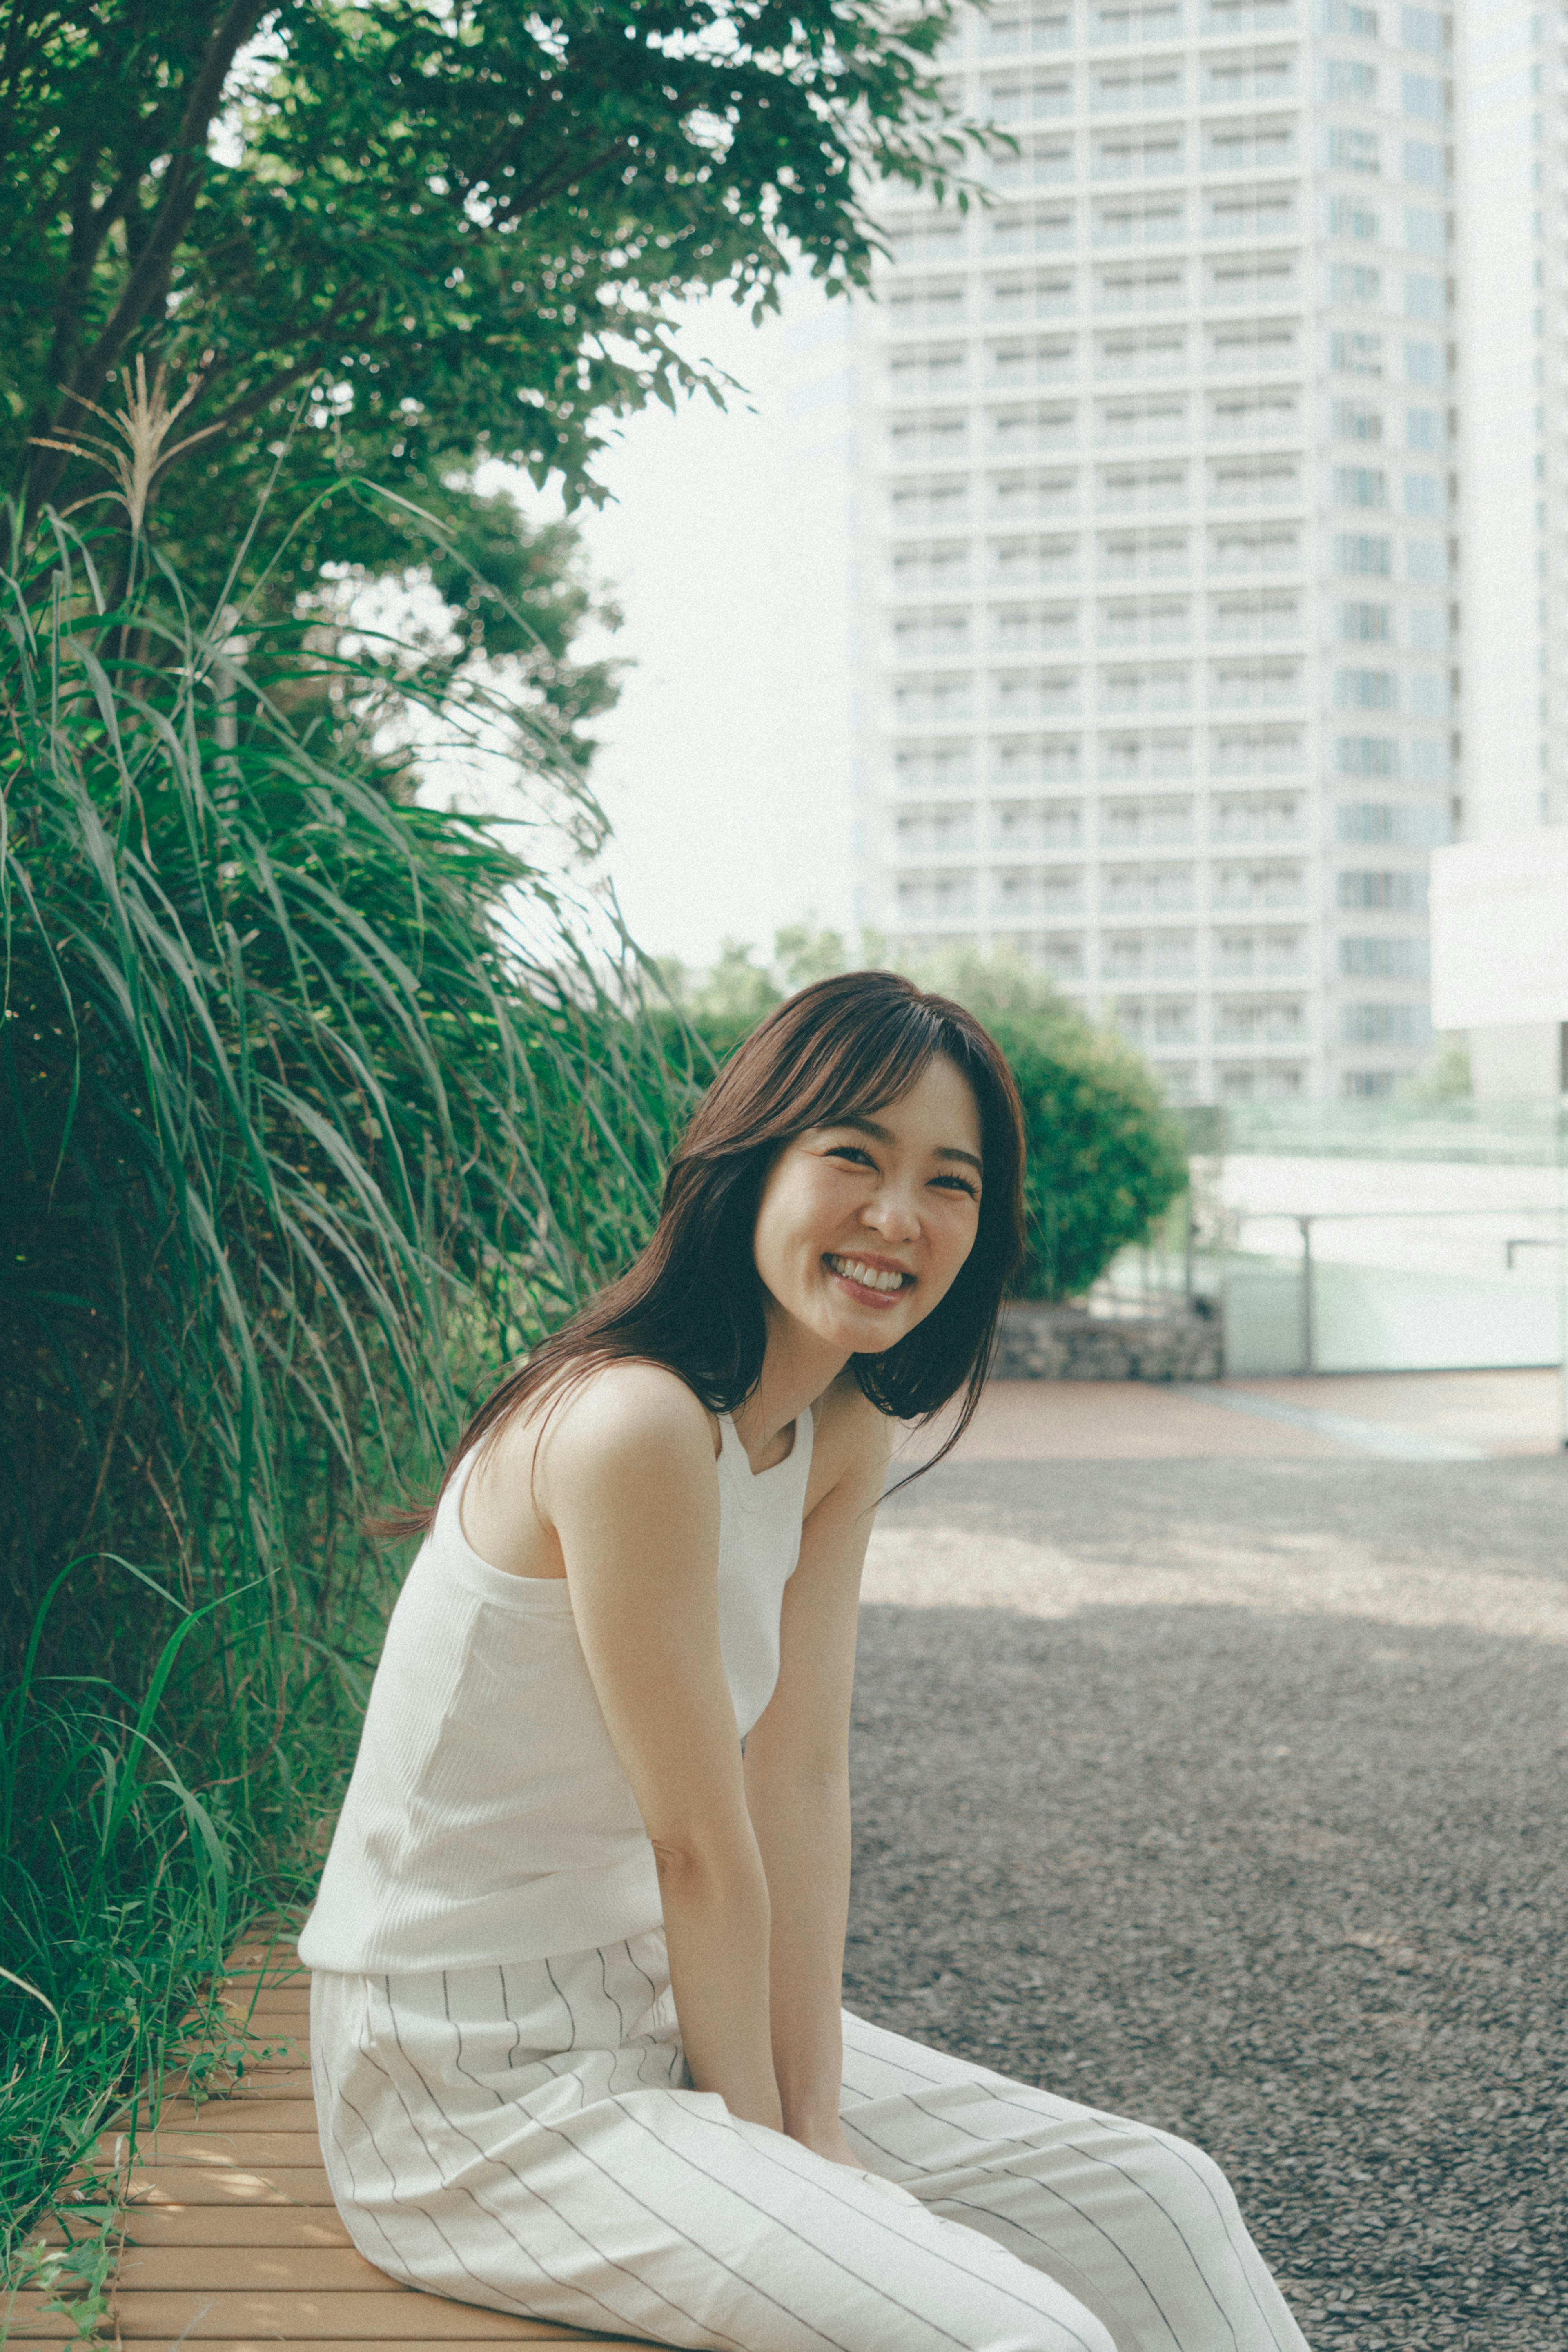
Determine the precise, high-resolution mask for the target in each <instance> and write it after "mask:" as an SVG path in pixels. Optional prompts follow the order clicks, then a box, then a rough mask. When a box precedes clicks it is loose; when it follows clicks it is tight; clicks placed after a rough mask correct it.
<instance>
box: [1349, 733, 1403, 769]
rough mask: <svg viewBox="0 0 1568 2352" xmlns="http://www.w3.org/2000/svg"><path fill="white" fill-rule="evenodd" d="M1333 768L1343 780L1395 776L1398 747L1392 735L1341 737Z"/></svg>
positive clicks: (1397, 766)
mask: <svg viewBox="0 0 1568 2352" xmlns="http://www.w3.org/2000/svg"><path fill="white" fill-rule="evenodd" d="M1334 765H1335V767H1336V768H1337V769H1338V771H1339V772H1340V774H1341V775H1342V776H1396V775H1397V774H1398V772H1399V746H1398V744H1397V743H1396V741H1395V740H1394V738H1393V737H1392V736H1391V735H1341V736H1340V737H1339V738H1338V739H1337V740H1336V741H1335V744H1334Z"/></svg>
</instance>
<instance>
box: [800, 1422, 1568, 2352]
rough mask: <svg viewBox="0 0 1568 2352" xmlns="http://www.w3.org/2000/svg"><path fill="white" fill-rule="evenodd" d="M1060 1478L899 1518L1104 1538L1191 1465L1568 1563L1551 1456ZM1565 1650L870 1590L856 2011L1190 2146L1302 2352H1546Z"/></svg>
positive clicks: (1560, 2250)
mask: <svg viewBox="0 0 1568 2352" xmlns="http://www.w3.org/2000/svg"><path fill="white" fill-rule="evenodd" d="M1065 1466H1066V1467H1067V1468H1068V1469H1070V1470H1071V1474H1072V1475H1071V1477H1070V1478H1067V1479H1064V1478H1063V1475H1062V1473H1063V1469H1064V1465H1049V1467H1047V1466H1046V1465H1005V1467H1006V1469H1007V1471H1008V1472H1009V1477H1008V1478H1007V1480H1006V1481H1005V1482H999V1481H997V1480H996V1478H995V1470H994V1468H993V1466H992V1465H987V1468H986V1471H985V1473H984V1480H983V1486H980V1487H979V1488H976V1486H975V1482H976V1481H977V1477H979V1476H980V1474H979V1473H977V1471H976V1470H973V1469H965V1470H962V1471H947V1472H938V1473H936V1474H935V1475H933V1477H932V1478H931V1479H930V1480H929V1481H926V1482H925V1483H924V1485H923V1486H922V1487H921V1488H918V1489H916V1490H915V1491H914V1493H913V1494H912V1496H910V1497H909V1498H908V1500H907V1501H905V1502H902V1503H900V1504H897V1505H894V1507H893V1508H892V1510H890V1511H889V1513H888V1514H887V1515H886V1516H887V1518H888V1520H889V1521H890V1522H891V1523H895V1524H896V1523H903V1524H905V1525H907V1524H911V1523H914V1522H917V1520H918V1517H919V1516H921V1515H922V1514H925V1515H927V1516H929V1517H931V1518H932V1519H933V1520H934V1521H946V1522H947V1523H949V1524H951V1523H952V1522H953V1520H954V1519H955V1517H956V1515H957V1514H958V1513H959V1512H960V1511H962V1512H963V1514H964V1517H965V1519H966V1522H967V1524H968V1525H969V1526H971V1527H976V1528H983V1527H984V1526H986V1525H992V1526H1000V1525H1002V1524H1004V1523H1005V1524H1006V1526H1008V1527H1009V1528H1013V1529H1015V1530H1016V1531H1019V1532H1024V1533H1028V1534H1031V1535H1033V1536H1034V1537H1035V1538H1036V1539H1037V1540H1044V1539H1046V1538H1049V1539H1050V1540H1051V1541H1052V1542H1055V1543H1057V1544H1061V1545H1068V1546H1071V1545H1077V1546H1080V1547H1081V1548H1083V1549H1088V1548H1091V1547H1092V1548H1095V1549H1100V1550H1101V1551H1102V1552H1103V1554H1104V1555H1105V1556H1106V1557H1110V1556H1112V1555H1114V1554H1116V1553H1118V1551H1121V1550H1124V1549H1125V1548H1126V1547H1128V1546H1131V1547H1133V1548H1134V1549H1139V1550H1141V1549H1143V1548H1144V1547H1145V1546H1146V1545H1147V1544H1148V1542H1149V1541H1150V1540H1151V1539H1154V1540H1157V1505H1158V1503H1159V1501H1160V1500H1161V1499H1162V1498H1161V1497H1160V1495H1159V1483H1160V1482H1162V1481H1166V1480H1168V1479H1169V1474H1170V1473H1171V1472H1172V1470H1176V1471H1177V1472H1184V1473H1190V1472H1196V1471H1201V1472H1203V1473H1204V1474H1206V1475H1205V1477H1204V1479H1203V1480H1201V1481H1196V1482H1195V1481H1194V1480H1192V1479H1191V1478H1186V1479H1177V1480H1176V1481H1175V1482H1174V1484H1175V1485H1176V1486H1177V1487H1180V1488H1184V1489H1185V1490H1186V1491H1184V1492H1183V1493H1182V1495H1181V1496H1180V1507H1181V1508H1182V1509H1183V1510H1184V1511H1188V1510H1192V1509H1195V1508H1197V1507H1201V1509H1202V1511H1203V1512H1204V1513H1206V1514H1207V1516H1208V1517H1209V1518H1210V1520H1211V1523H1212V1522H1213V1521H1214V1520H1215V1519H1216V1518H1217V1517H1218V1518H1221V1519H1228V1520H1230V1521H1232V1522H1234V1523H1235V1524H1236V1525H1238V1526H1239V1525H1241V1524H1243V1522H1246V1523H1248V1524H1250V1525H1251V1526H1253V1527H1254V1528H1257V1527H1259V1526H1260V1524H1262V1523H1263V1522H1267V1521H1270V1519H1272V1521H1273V1522H1274V1523H1277V1524H1286V1523H1288V1524H1291V1525H1312V1526H1314V1527H1317V1528H1325V1527H1332V1526H1333V1525H1334V1524H1336V1523H1338V1524H1343V1525H1345V1526H1346V1527H1347V1528H1348V1527H1350V1526H1351V1525H1354V1527H1355V1528H1356V1530H1357V1534H1358V1538H1361V1539H1365V1538H1366V1537H1367V1535H1368V1531H1369V1528H1372V1530H1373V1532H1374V1533H1375V1535H1376V1537H1377V1538H1378V1540H1379V1544H1380V1546H1381V1548H1382V1549H1384V1550H1385V1551H1386V1552H1387V1554H1388V1555H1389V1556H1396V1555H1401V1554H1403V1555H1405V1556H1409V1554H1410V1552H1411V1548H1412V1546H1416V1547H1417V1548H1418V1547H1419V1545H1420V1543H1421V1542H1422V1541H1424V1540H1426V1539H1427V1530H1430V1539H1432V1540H1434V1541H1436V1540H1438V1539H1440V1540H1441V1542H1442V1544H1443V1547H1444V1549H1446V1550H1448V1551H1451V1550H1452V1549H1453V1548H1454V1547H1455V1546H1456V1545H1458V1546H1460V1547H1463V1546H1464V1545H1465V1544H1466V1543H1467V1542H1469V1543H1473V1544H1475V1545H1476V1546H1477V1547H1478V1549H1484V1551H1485V1554H1486V1556H1487V1557H1489V1558H1490V1559H1492V1560H1494V1561H1495V1560H1497V1559H1499V1558H1500V1557H1517V1558H1518V1559H1520V1560H1521V1565H1522V1564H1523V1562H1524V1561H1525V1560H1527V1559H1532V1560H1534V1561H1535V1562H1536V1563H1538V1564H1542V1563H1543V1554H1542V1546H1543V1545H1544V1546H1545V1547H1546V1548H1547V1551H1548V1553H1550V1554H1552V1555H1553V1556H1554V1560H1555V1561H1557V1562H1561V1561H1562V1559H1563V1517H1562V1507H1563V1502H1564V1500H1565V1499H1568V1481H1565V1480H1564V1479H1563V1475H1562V1473H1561V1470H1560V1466H1559V1465H1556V1464H1555V1463H1550V1464H1547V1465H1544V1468H1545V1471H1546V1472H1547V1473H1549V1474H1550V1475H1547V1476H1545V1477H1541V1476H1537V1475H1534V1474H1535V1472H1536V1471H1537V1469H1538V1466H1539V1465H1528V1464H1527V1465H1512V1464H1509V1465H1497V1464H1485V1465H1463V1466H1462V1469H1458V1470H1456V1469H1455V1468H1454V1467H1452V1466H1450V1465H1442V1467H1441V1469H1440V1470H1433V1469H1428V1468H1425V1467H1423V1466H1416V1467H1414V1468H1407V1467H1406V1465H1393V1466H1391V1465H1381V1464H1379V1465H1349V1467H1350V1469H1351V1471H1352V1473H1353V1474H1354V1475H1352V1476H1351V1477H1350V1478H1349V1479H1346V1478H1344V1477H1343V1476H1341V1475H1339V1474H1340V1473H1341V1471H1342V1467H1343V1465H1339V1464H1337V1463H1329V1464H1323V1465H1316V1464H1313V1465H1302V1464H1290V1465H1249V1467H1248V1471H1247V1476H1246V1478H1245V1479H1244V1480H1242V1481H1241V1482H1240V1483H1238V1480H1237V1477H1236V1475H1235V1474H1236V1472H1237V1469H1238V1465H1235V1464H1219V1463H1215V1464H1198V1465H1189V1464H1179V1465H1124V1464H1117V1465H1065ZM1521 1468H1522V1470H1523V1472H1524V1473H1525V1474H1526V1475H1522V1476H1521ZM1276 1469H1278V1470H1280V1471H1288V1472H1289V1473H1290V1474H1291V1475H1289V1476H1288V1477H1286V1478H1285V1479H1283V1480H1282V1481H1281V1480H1273V1479H1271V1478H1270V1475H1267V1474H1269V1473H1271V1472H1272V1471H1274V1470H1276ZM1130 1470H1133V1471H1136V1472H1143V1471H1145V1470H1146V1471H1148V1472H1149V1473H1150V1474H1152V1475H1151V1476H1150V1478H1148V1479H1143V1478H1141V1477H1131V1478H1130V1477H1129V1471H1130ZM1308 1470H1310V1471H1311V1472H1312V1473H1313V1474H1316V1486H1314V1485H1313V1483H1312V1479H1310V1478H1309V1479H1306V1480H1303V1479H1302V1477H1301V1475H1300V1474H1301V1473H1302V1472H1303V1471H1308ZM1499 1472H1501V1473H1502V1474H1504V1475H1503V1476H1502V1477H1501V1478H1499V1477H1497V1476H1495V1475H1493V1474H1495V1473H1499ZM1091 1473H1095V1474H1097V1475H1095V1476H1091V1475H1090V1474H1091ZM1510 1479H1511V1480H1512V1491H1513V1493H1514V1495H1515V1497H1516V1499H1518V1500H1520V1501H1521V1502H1522V1503H1524V1505H1525V1508H1524V1509H1523V1512H1522V1518H1521V1523H1520V1524H1518V1525H1517V1527H1516V1528H1515V1530H1514V1533H1513V1535H1512V1536H1511V1534H1510V1530H1509V1529H1508V1528H1506V1527H1504V1526H1501V1525H1500V1523H1499V1518H1498V1515H1497V1511H1496V1504H1497V1502H1498V1500H1499V1489H1501V1490H1502V1491H1503V1493H1504V1494H1506V1492H1507V1491H1508V1487H1509V1481H1510ZM1412 1480H1414V1481H1416V1482H1417V1487H1418V1491H1417V1492H1416V1494H1414V1495H1412V1494H1409V1493H1406V1491H1405V1490H1406V1487H1407V1486H1409V1484H1410V1482H1411V1481H1412ZM1434 1480H1436V1481H1437V1485H1438V1486H1444V1487H1447V1489H1448V1492H1447V1495H1446V1496H1444V1495H1442V1494H1440V1493H1437V1492H1435V1491H1434V1490H1433V1486H1432V1483H1431V1482H1433V1481H1434ZM1421 1482H1425V1483H1421ZM998 1486H1004V1487H1005V1491H1002V1492H998ZM1031 1486H1032V1492H1031ZM1096 1487H1098V1489H1099V1492H1098V1493H1096ZM965 1488H970V1489H971V1491H970V1492H969V1493H968V1494H966V1493H965V1492H964V1491H963V1490H964V1489H965ZM1248 1488H1250V1489H1251V1490H1252V1491H1251V1492H1250V1495H1249V1492H1248V1491H1245V1490H1246V1489H1248ZM1175 1499H1176V1498H1175V1497H1174V1496H1173V1495H1172V1493H1171V1491H1170V1486H1168V1485H1167V1486H1166V1488H1165V1492H1164V1495H1163V1504H1164V1507H1165V1509H1166V1512H1167V1513H1168V1512H1169V1510H1170V1509H1171V1507H1172V1504H1173V1501H1174V1500H1175ZM1406 1505H1408V1506H1409V1507H1405V1506H1406ZM1472 1519H1473V1521H1474V1522H1475V1524H1474V1525H1472V1524H1471V1521H1472ZM1483 1538H1484V1543H1483ZM1511 1546H1512V1549H1511ZM1565 1663H1568V1651H1565V1650H1564V1649H1563V1647H1562V1646H1561V1645H1558V1644H1551V1643H1541V1642H1529V1641H1520V1640H1511V1639H1501V1638H1499V1637H1496V1636H1493V1635H1489V1634H1486V1633H1478V1632H1473V1631H1469V1630H1467V1629H1456V1628H1454V1627H1452V1626H1442V1627H1430V1626H1418V1627H1414V1628H1413V1627H1410V1626H1407V1625H1400V1626H1390V1625H1388V1624H1386V1623H1380V1622H1368V1621H1365V1620H1361V1619H1357V1618H1355V1617H1354V1616H1348V1617H1347V1616H1344V1615H1336V1616H1333V1617H1318V1616H1312V1615H1303V1614H1299V1613H1298V1614H1292V1615H1288V1616H1285V1615H1280V1616H1275V1615H1270V1614H1267V1613H1262V1612H1257V1611H1253V1610H1243V1609H1231V1608H1219V1607H1205V1608H1160V1607H1144V1608H1115V1607H1112V1608H1092V1609H1089V1610H1084V1611H1081V1612H1079V1613H1077V1614H1076V1615H1074V1616H1072V1617H1071V1618H1068V1619H1061V1620H1056V1621H1045V1620H1042V1619H1041V1618H1040V1617H1037V1616H1030V1615H1026V1614H1023V1613H1021V1612H1016V1611H1012V1610H1000V1609H989V1608H972V1607H965V1608H942V1607H937V1608H910V1607H901V1606H888V1605H879V1606H869V1607H867V1609H866V1610H865V1611H864V1612H863V1614H862V1664H861V1673H860V1680H859V1689H858V1695H857V1707H856V1743H855V1784H856V1785H855V1797H856V1875H855V1885H854V1899H853V1905H852V1918H851V1930H850V1942H849V1950H848V1956H847V1967H846V1991H845V1998H846V2000H847V2001H848V2002H849V2004H850V2006H851V2007H852V2008H854V2009H856V2010H858V2011H861V2013H862V2014H863V2015H865V2016H868V2017H871V2018H873V2019H875V2020H877V2021H880V2022H883V2023H886V2024H890V2025H894V2026H896V2027H897V2028H898V2029H899V2030H900V2031H902V2032H908V2033H913V2034H915V2035H916V2036H917V2037H918V2038H920V2039H922V2040H925V2041H929V2042H934V2043H936V2044H937V2045H938V2046H940V2047H943V2048H946V2049H950V2050H954V2051H956V2052H960V2053H963V2054H965V2055H967V2056H970V2057H975V2058H978V2059H980V2060H981V2061H983V2062H984V2063H987V2064H989V2065H992V2066H996V2067H998V2068H999V2069H1001V2070H1003V2071H1005V2072H1007V2073H1009V2074H1017V2075H1019V2076H1022V2077H1024V2078H1025V2079H1027V2080H1030V2081H1033V2082H1039V2083H1043V2084H1050V2085H1051V2088H1053V2089H1056V2090H1059V2091H1061V2092H1063V2093H1065V2094H1066V2095H1069V2096H1071V2097H1074V2098H1079V2099H1082V2100H1083V2101H1084V2102H1085V2103H1087V2104H1090V2105H1098V2106H1104V2107H1108V2108H1111V2109H1113V2110H1115V2111H1118V2112H1121V2113H1124V2114H1129V2115H1137V2116H1145V2117H1147V2118H1148V2119H1149V2120H1151V2121H1153V2122H1155V2123H1157V2124H1160V2125H1162V2126H1166V2128H1168V2129H1171V2130H1174V2131H1178V2132H1181V2133H1184V2134H1186V2136H1188V2137H1191V2138H1194V2139H1196V2140H1197V2141H1199V2142H1201V2144H1202V2145H1203V2146H1204V2147H1207V2148H1208V2149H1209V2150H1210V2151H1211V2152H1212V2153H1213V2154H1214V2155H1215V2156H1216V2157H1217V2158H1218V2159H1219V2160H1220V2162H1221V2163H1222V2164H1223V2165H1224V2166H1225V2168H1226V2169H1227V2170H1228V2173H1229V2175H1230V2178H1231V2179H1232V2181H1233V2183H1234V2184H1235V2187H1236V2189H1237V2191H1238V2194H1239V2197H1240V2200H1241V2204H1242V2208H1243V2210H1244V2211H1245V2213H1246V2215H1247V2217H1248V2220H1249V2223H1250V2224H1251V2226H1252V2228H1253V2230H1254V2231H1255V2233H1256V2234H1257V2236H1258V2239H1259V2242H1260V2245H1261V2247H1262V2250H1263V2252H1264V2254H1265V2256H1266V2258H1267V2259H1268V2260H1269V2261H1270V2263H1271V2265H1272V2266H1273V2268H1274V2269H1275V2271H1276V2273H1277V2274H1278V2275H1279V2276H1280V2277H1281V2282H1282V2284H1284V2285H1285V2288H1286V2291H1287V2293H1288V2294H1289V2295H1290V2297H1291V2303H1292V2305H1293V2307H1294V2308H1295V2310H1296V2312H1297V2315H1298V2316H1299V2318H1300V2319H1301V2325H1302V2326H1303V2329H1304V2330H1305V2332H1306V2335H1307V2336H1308V2339H1309V2341H1310V2342H1311V2343H1312V2346H1313V2347H1314V2352H1331V2347H1338V2352H1350V2348H1351V2347H1354V2352H1377V2347H1398V2352H1420V2347H1439V2346H1441V2347H1464V2352H1559V2348H1560V2347H1564V2346H1568V2210H1565V2200H1564V2196H1563V2180H1564V2179H1565V2178H1568V2065H1565V2057H1568V2046H1565V2033H1564V2011H1565V2000H1564V1996H1565V1993H1568V1870H1565V1867H1564V1860H1563V1818H1564V1802H1563V1800H1564V1759H1565V1755H1568V1717H1565V1714H1564V1703H1563V1666H1564V1664H1565Z"/></svg>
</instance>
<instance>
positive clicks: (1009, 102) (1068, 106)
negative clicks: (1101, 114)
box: [986, 73, 1072, 122]
mask: <svg viewBox="0 0 1568 2352" xmlns="http://www.w3.org/2000/svg"><path fill="white" fill-rule="evenodd" d="M986 96H987V97H988V99H989V100H990V108H991V121H993V122H1023V121H1029V120H1030V118H1031V117H1033V118H1038V117H1040V115H1051V114H1071V111H1072V77H1071V74H1064V73H1058V74H1050V75H1041V74H1035V75H1033V76H1032V77H1031V78H1030V79H1028V80H1024V79H1016V80H1008V81H993V82H988V84H987V86H986Z"/></svg>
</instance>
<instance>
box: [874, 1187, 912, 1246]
mask: <svg viewBox="0 0 1568 2352" xmlns="http://www.w3.org/2000/svg"><path fill="white" fill-rule="evenodd" d="M864 1214H865V1222H866V1223H867V1224H868V1225H873V1226H874V1227H875V1228H876V1230H877V1232H878V1233H879V1234H887V1235H888V1236H889V1237H890V1238H891V1237H892V1236H893V1235H894V1234H898V1235H901V1236H902V1237H904V1238H905V1239H913V1238H914V1236H915V1234H917V1233H918V1232H919V1231H920V1216H919V1212H918V1211H917V1209H916V1208H915V1202H913V1201H912V1200H910V1198H909V1197H908V1195H907V1194H906V1193H904V1192H896V1191H889V1192H878V1193H877V1194H876V1196H875V1198H874V1199H873V1200H871V1201H868V1202H867V1203H866V1207H865V1212H864Z"/></svg>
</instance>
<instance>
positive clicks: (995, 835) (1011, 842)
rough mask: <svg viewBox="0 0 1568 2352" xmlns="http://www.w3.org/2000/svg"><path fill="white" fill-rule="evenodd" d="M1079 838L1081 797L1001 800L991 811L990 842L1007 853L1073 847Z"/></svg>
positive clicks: (1078, 842) (1025, 852)
mask: <svg viewBox="0 0 1568 2352" xmlns="http://www.w3.org/2000/svg"><path fill="white" fill-rule="evenodd" d="M1082 839H1083V803H1082V801H1004V802H1002V803H1000V804H999V805H998V807H996V808H994V809H993V810H992V811H991V843H992V846H993V847H994V848H996V849H999V850H1001V851H1002V852H1003V854H1004V855H1005V856H1009V857H1024V856H1029V855H1030V852H1031V851H1034V850H1055V849H1076V848H1077V847H1078V846H1079V845H1080V844H1081V843H1082Z"/></svg>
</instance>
